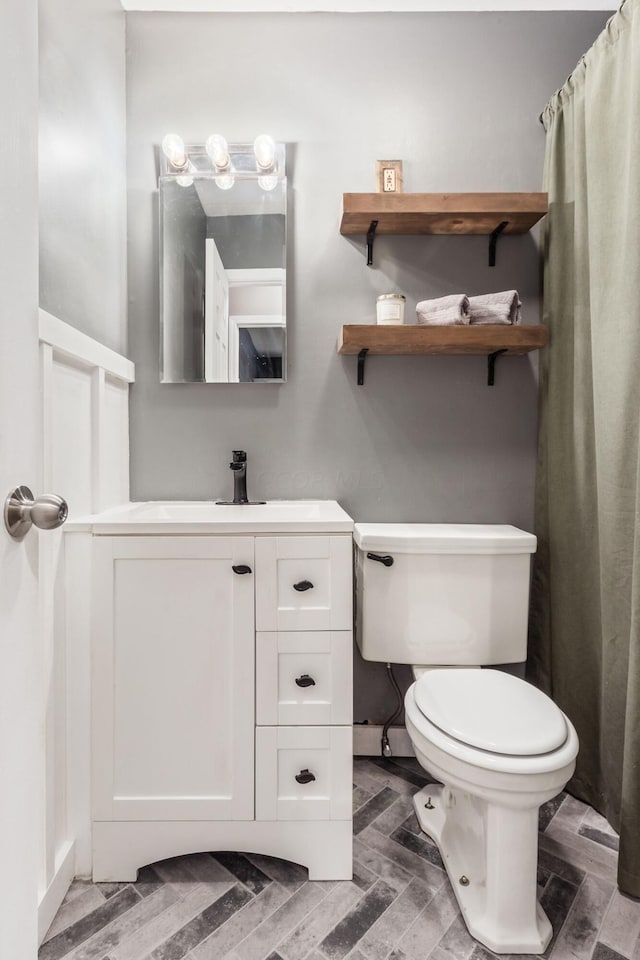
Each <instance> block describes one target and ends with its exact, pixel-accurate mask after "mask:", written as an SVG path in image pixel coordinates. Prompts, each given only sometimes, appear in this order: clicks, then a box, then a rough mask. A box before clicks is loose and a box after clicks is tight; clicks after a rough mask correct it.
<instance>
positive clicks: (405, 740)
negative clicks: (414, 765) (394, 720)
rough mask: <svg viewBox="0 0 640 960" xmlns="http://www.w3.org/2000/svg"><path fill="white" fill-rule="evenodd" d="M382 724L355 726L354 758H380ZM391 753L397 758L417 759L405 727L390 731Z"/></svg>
mask: <svg viewBox="0 0 640 960" xmlns="http://www.w3.org/2000/svg"><path fill="white" fill-rule="evenodd" d="M383 729H384V728H383V726H382V724H374V723H355V724H354V725H353V755H354V757H379V756H380V753H381V750H380V741H381V740H382V731H383ZM388 736H389V745H390V747H391V753H392V755H393V756H395V757H415V753H414V751H413V747H412V746H411V740H410V739H409V734H408V733H407V731H406V728H405V727H390V728H389V731H388Z"/></svg>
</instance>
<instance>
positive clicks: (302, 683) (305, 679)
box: [296, 673, 316, 687]
mask: <svg viewBox="0 0 640 960" xmlns="http://www.w3.org/2000/svg"><path fill="white" fill-rule="evenodd" d="M296 684H297V685H298V686H299V687H315V685H316V682H315V680H314V679H313V677H310V676H309V674H308V673H303V674H302V676H301V677H296Z"/></svg>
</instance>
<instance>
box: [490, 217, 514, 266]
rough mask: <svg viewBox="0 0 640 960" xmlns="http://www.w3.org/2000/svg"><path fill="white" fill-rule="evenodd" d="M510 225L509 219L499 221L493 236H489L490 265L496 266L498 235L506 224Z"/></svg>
mask: <svg viewBox="0 0 640 960" xmlns="http://www.w3.org/2000/svg"><path fill="white" fill-rule="evenodd" d="M508 225H509V221H508V220H503V221H502V223H499V224H498V226H497V227H496V228H495V230H494V231H493V233H492V234H491V236H490V237H489V266H490V267H495V265H496V244H497V242H498V237H499V236H500V234H501V233H502V231H503V230H504V228H505V227H506V226H508Z"/></svg>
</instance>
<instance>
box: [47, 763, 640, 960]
mask: <svg viewBox="0 0 640 960" xmlns="http://www.w3.org/2000/svg"><path fill="white" fill-rule="evenodd" d="M425 782H426V781H425V777H424V773H423V771H422V770H421V769H420V767H419V766H418V764H417V763H416V761H414V760H412V759H405V758H397V759H394V760H382V759H378V758H366V759H362V758H360V759H356V760H355V761H354V790H353V802H354V875H353V880H352V881H344V882H334V883H318V882H310V881H308V880H307V873H306V870H304V869H303V868H301V867H299V866H297V865H295V864H291V863H285V862H284V861H282V860H276V859H273V858H270V857H262V856H253V855H244V854H239V853H233V852H231V853H214V854H209V853H201V854H195V855H190V856H185V857H177V858H175V859H174V860H166V861H163V862H161V863H155V864H152V865H150V866H148V867H145V868H144V869H142V870H141V871H140V874H139V879H138V882H137V883H135V884H132V883H101V884H100V883H99V884H93V883H90V882H88V881H82V880H76V881H75V882H74V883H73V885H72V886H71V889H70V890H69V892H68V894H67V897H66V899H65V901H64V903H63V904H62V906H61V907H60V910H59V911H58V914H57V916H56V918H55V920H54V922H53V924H52V926H51V928H50V930H49V931H48V934H47V939H46V940H45V942H44V943H43V945H42V947H41V949H40V960H63V958H64V960H219V958H220V960H221V958H226V960H346V958H348V960H426V958H427V957H429V958H431V960H489V958H492V957H493V954H491V953H490V952H489V951H488V950H486V949H485V948H484V947H482V946H481V945H480V944H478V943H477V942H476V941H475V940H473V939H472V938H471V937H470V936H469V934H468V933H467V930H466V927H465V925H464V923H463V922H462V919H461V917H460V913H459V911H458V907H457V904H456V901H455V898H454V896H453V894H452V892H451V889H450V887H449V883H448V881H447V879H446V876H445V873H444V871H443V869H442V864H441V861H440V857H439V855H438V851H437V849H436V848H435V847H434V845H433V844H432V843H431V841H430V840H429V839H428V838H427V837H425V835H424V834H422V833H421V832H420V829H419V827H418V823H417V821H416V819H415V816H414V814H413V807H412V802H411V798H412V795H413V794H414V793H415V792H416V790H418V789H419V787H421V786H422V785H423V784H424V783H425ZM616 850H617V837H616V835H615V834H614V832H613V831H612V830H611V829H610V827H609V826H608V824H607V823H606V822H605V821H604V820H603V819H602V818H601V817H599V816H598V815H597V814H596V813H594V811H593V810H591V809H590V808H589V807H587V806H585V805H584V804H583V803H580V802H579V801H577V800H574V799H573V798H572V797H570V796H566V795H561V796H560V797H557V798H556V799H555V800H552V801H550V802H549V803H548V804H546V805H545V807H544V808H543V809H542V811H541V816H540V856H539V870H538V883H539V887H540V896H541V900H542V903H543V906H544V907H545V909H546V911H547V914H548V915H549V918H550V920H551V923H552V925H553V930H554V936H553V940H552V943H551V946H550V948H549V949H548V950H547V954H546V956H547V957H550V958H552V960H622V958H626V960H640V940H639V937H640V902H639V901H635V900H631V899H629V898H626V897H624V896H622V895H621V894H620V893H619V892H618V891H617V889H616V885H615V869H616V857H617V853H616Z"/></svg>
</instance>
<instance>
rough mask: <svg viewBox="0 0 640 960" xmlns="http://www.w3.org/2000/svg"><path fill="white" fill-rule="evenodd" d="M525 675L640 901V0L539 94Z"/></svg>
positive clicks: (623, 883)
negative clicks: (566, 730) (541, 215)
mask: <svg viewBox="0 0 640 960" xmlns="http://www.w3.org/2000/svg"><path fill="white" fill-rule="evenodd" d="M542 120H543V123H544V126H545V129H546V131H547V152H546V159H545V189H547V190H548V192H549V215H548V218H547V226H546V233H545V273H544V290H545V292H544V322H545V323H546V324H547V325H548V328H549V339H550V343H549V347H548V348H547V350H546V351H545V352H544V354H545V355H544V357H543V358H542V360H541V374H540V376H541V411H540V413H541V421H540V439H539V449H538V479H537V492H536V532H537V534H538V538H539V540H538V554H537V561H536V566H535V573H534V586H533V604H532V611H533V614H532V636H531V642H530V649H531V657H530V673H531V678H532V679H533V680H534V682H536V683H537V684H538V685H539V686H541V687H542V688H543V689H545V690H546V691H547V692H548V693H549V694H550V695H551V696H552V697H553V698H554V700H555V701H556V702H557V703H558V705H559V706H560V707H561V709H563V710H564V711H565V712H566V713H567V715H568V716H569V717H570V718H571V720H572V721H573V723H574V724H575V726H576V729H577V731H578V735H579V737H580V754H579V756H578V762H577V768H576V773H575V776H574V779H573V780H572V781H571V783H570V784H569V788H568V789H569V790H570V792H571V793H573V794H575V795H576V796H578V797H579V798H581V799H582V800H585V801H587V802H588V803H590V804H591V805H592V806H594V807H595V808H596V809H597V810H599V811H600V812H601V813H603V814H604V815H605V816H606V817H607V819H608V820H609V822H610V823H611V824H612V826H613V827H614V828H615V829H617V830H618V831H619V832H620V838H621V839H620V860H619V868H618V885H619V887H620V889H621V890H622V891H623V892H625V893H628V894H631V895H632V896H636V897H639V896H640V461H639V455H640V446H639V443H638V440H639V430H640V0H626V2H624V3H623V4H622V6H621V7H620V9H619V11H618V12H617V13H616V14H615V15H614V16H613V17H612V18H611V20H610V21H609V23H608V24H607V27H606V29H605V30H604V32H603V33H602V34H601V35H600V37H599V38H598V39H597V40H596V42H595V44H594V45H593V47H592V48H591V49H590V50H589V52H588V53H587V54H586V56H585V57H584V58H583V59H582V60H581V61H580V63H579V64H578V66H577V68H576V70H575V72H574V73H573V75H572V76H571V77H570V78H569V80H568V81H567V83H566V84H565V86H564V87H563V88H562V89H561V90H560V91H558V93H556V94H555V96H554V97H553V98H552V100H551V101H550V102H549V104H548V105H547V107H546V109H545V111H544V113H543V115H542Z"/></svg>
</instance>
